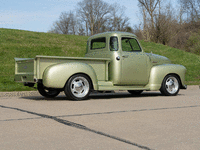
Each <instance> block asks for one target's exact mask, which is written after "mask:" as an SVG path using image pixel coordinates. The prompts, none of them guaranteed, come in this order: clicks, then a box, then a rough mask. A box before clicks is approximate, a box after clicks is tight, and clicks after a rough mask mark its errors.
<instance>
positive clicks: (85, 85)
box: [64, 74, 92, 100]
mask: <svg viewBox="0 0 200 150" xmlns="http://www.w3.org/2000/svg"><path fill="white" fill-rule="evenodd" d="M91 87H92V83H91V81H90V79H89V77H88V76H87V75H84V74H76V75H74V76H72V77H71V78H70V79H69V80H68V81H67V83H66V85H65V89H64V92H65V95H66V96H67V97H68V98H69V99H72V100H84V99H87V98H88V96H89V94H90V90H91Z"/></svg>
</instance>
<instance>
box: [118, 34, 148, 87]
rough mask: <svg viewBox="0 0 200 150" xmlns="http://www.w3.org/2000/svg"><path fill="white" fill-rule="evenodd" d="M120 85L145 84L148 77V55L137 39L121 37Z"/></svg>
mask: <svg viewBox="0 0 200 150" xmlns="http://www.w3.org/2000/svg"><path fill="white" fill-rule="evenodd" d="M121 48H122V51H121V71H122V72H121V79H120V84H121V85H146V84H147V83H148V79H149V70H148V65H147V59H148V56H147V55H146V54H145V53H144V52H142V50H141V47H140V45H139V44H138V41H137V40H136V39H135V38H131V37H122V38H121Z"/></svg>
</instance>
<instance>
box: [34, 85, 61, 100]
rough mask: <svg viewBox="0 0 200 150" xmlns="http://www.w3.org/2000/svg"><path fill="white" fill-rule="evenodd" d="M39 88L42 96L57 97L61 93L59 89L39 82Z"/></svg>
mask: <svg viewBox="0 0 200 150" xmlns="http://www.w3.org/2000/svg"><path fill="white" fill-rule="evenodd" d="M37 89H38V92H39V93H40V94H41V95H42V96H44V97H47V98H53V97H56V96H57V95H58V94H59V93H60V91H59V90H57V89H52V88H46V87H45V86H44V85H43V84H42V83H38V84H37Z"/></svg>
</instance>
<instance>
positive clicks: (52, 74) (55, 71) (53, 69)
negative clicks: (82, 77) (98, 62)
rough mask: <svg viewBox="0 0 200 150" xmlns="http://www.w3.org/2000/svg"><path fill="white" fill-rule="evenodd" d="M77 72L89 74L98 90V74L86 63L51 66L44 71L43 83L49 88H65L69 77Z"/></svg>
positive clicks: (95, 88)
mask: <svg viewBox="0 0 200 150" xmlns="http://www.w3.org/2000/svg"><path fill="white" fill-rule="evenodd" d="M77 73H83V74H86V75H88V76H89V78H90V79H91V81H92V84H93V88H94V90H97V88H98V87H97V76H96V73H95V71H94V69H93V68H92V67H91V66H90V65H88V64H85V63H75V62H72V63H64V64H56V65H52V66H49V67H47V68H46V69H45V71H44V73H43V77H42V79H43V84H44V86H45V87H49V88H59V89H62V88H64V86H65V84H66V82H67V81H68V79H69V78H70V77H71V76H72V75H74V74H77Z"/></svg>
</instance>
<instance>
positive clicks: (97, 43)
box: [91, 37, 106, 50]
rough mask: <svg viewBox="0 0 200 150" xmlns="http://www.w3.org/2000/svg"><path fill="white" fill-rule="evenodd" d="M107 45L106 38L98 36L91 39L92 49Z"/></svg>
mask: <svg viewBox="0 0 200 150" xmlns="http://www.w3.org/2000/svg"><path fill="white" fill-rule="evenodd" d="M105 47H106V38H105V37H103V38H97V39H93V40H91V50H95V49H103V48H105Z"/></svg>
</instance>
